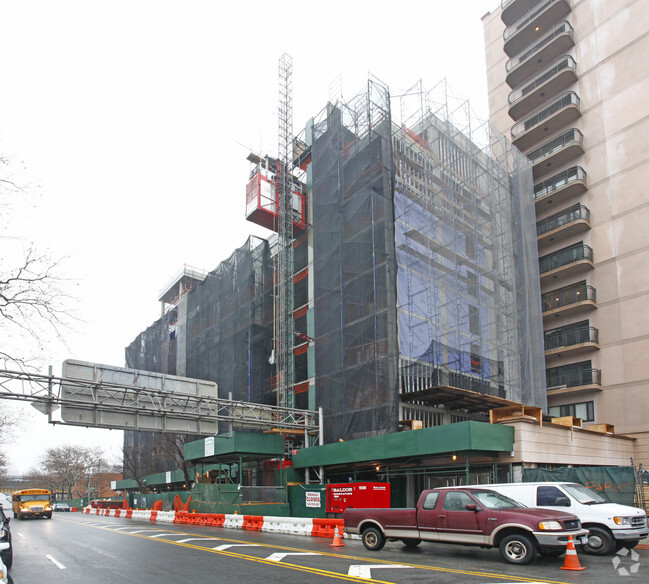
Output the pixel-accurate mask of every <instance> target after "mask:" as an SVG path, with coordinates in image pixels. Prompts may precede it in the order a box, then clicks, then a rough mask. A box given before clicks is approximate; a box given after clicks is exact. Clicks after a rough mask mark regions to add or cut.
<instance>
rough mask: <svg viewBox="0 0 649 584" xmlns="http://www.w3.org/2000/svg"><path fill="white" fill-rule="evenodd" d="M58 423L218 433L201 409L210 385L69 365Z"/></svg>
mask: <svg viewBox="0 0 649 584" xmlns="http://www.w3.org/2000/svg"><path fill="white" fill-rule="evenodd" d="M62 377H63V381H62V382H61V398H62V402H63V405H62V408H61V417H62V419H63V421H64V422H65V423H66V424H72V425H77V426H91V427H98V428H116V429H124V430H149V431H156V432H174V433H187V434H207V435H214V434H217V433H218V423H217V421H216V420H214V419H213V418H212V419H206V418H210V417H212V416H210V412H206V411H205V404H206V402H209V401H211V400H216V399H217V398H218V387H217V385H216V383H214V382H212V381H205V380H201V379H190V378H186V377H177V376H174V375H163V374H161V373H152V372H150V371H141V370H137V369H126V368H123V367H115V366H113V365H102V364H99V363H87V362H84V361H76V360H71V359H68V360H66V361H64V362H63V373H62Z"/></svg>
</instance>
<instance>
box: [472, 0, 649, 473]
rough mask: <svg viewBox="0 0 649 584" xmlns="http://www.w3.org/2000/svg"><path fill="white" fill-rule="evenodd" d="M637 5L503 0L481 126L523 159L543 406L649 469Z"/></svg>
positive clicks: (648, 56)
mask: <svg viewBox="0 0 649 584" xmlns="http://www.w3.org/2000/svg"><path fill="white" fill-rule="evenodd" d="M648 8H649V6H648V5H647V2H646V0H502V3H501V6H499V7H497V8H496V9H494V10H493V11H492V12H491V13H488V14H486V15H485V16H484V17H483V24H484V34H485V53H486V65H487V83H488V90H489V109H490V118H491V122H492V124H493V125H494V126H495V127H496V128H497V129H498V130H499V131H500V132H502V133H503V134H504V135H505V136H507V137H509V138H510V139H511V140H512V142H513V143H514V145H516V146H517V147H518V148H519V149H520V150H521V151H522V152H524V153H525V154H526V155H527V156H528V157H529V158H530V159H531V160H532V163H533V174H534V185H535V186H534V199H535V206H536V217H537V236H538V239H537V240H538V253H539V266H540V279H541V295H542V306H543V308H542V310H543V325H544V341H545V361H546V380H547V388H548V412H547V413H549V414H550V415H553V416H568V415H572V416H575V417H579V418H581V419H582V420H583V425H584V427H585V428H587V427H588V425H589V424H591V423H592V424H595V423H600V424H601V423H608V424H611V425H612V426H613V427H614V431H615V434H624V435H627V436H630V437H633V438H635V439H636V440H635V441H634V444H635V447H634V459H635V462H636V463H639V462H642V463H643V464H644V465H645V467H647V466H649V10H648Z"/></svg>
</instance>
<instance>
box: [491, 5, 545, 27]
mask: <svg viewBox="0 0 649 584" xmlns="http://www.w3.org/2000/svg"><path fill="white" fill-rule="evenodd" d="M538 1H539V0H502V1H501V3H500V8H501V12H500V18H501V20H502V21H503V22H504V23H505V26H509V25H510V24H512V23H513V22H516V21H517V20H518V19H519V18H521V17H522V16H523V14H525V13H526V12H527V11H528V10H530V8H532V7H533V6H534V5H535V4H536V3H537V2H538Z"/></svg>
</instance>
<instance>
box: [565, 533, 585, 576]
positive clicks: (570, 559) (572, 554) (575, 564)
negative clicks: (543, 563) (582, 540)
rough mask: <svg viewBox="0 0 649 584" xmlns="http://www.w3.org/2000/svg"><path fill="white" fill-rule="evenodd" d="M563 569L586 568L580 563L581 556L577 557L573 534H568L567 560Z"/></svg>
mask: <svg viewBox="0 0 649 584" xmlns="http://www.w3.org/2000/svg"><path fill="white" fill-rule="evenodd" d="M561 569H562V570H585V569H586V568H584V567H583V566H582V565H581V564H580V563H579V558H578V557H577V550H576V549H575V544H574V542H573V541H572V535H569V536H568V545H567V547H566V561H565V562H564V563H563V566H561Z"/></svg>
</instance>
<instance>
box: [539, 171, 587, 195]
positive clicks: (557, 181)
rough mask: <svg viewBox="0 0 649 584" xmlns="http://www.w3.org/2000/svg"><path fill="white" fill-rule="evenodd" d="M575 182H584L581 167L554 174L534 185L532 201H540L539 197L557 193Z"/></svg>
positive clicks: (584, 175) (584, 177) (584, 176)
mask: <svg viewBox="0 0 649 584" xmlns="http://www.w3.org/2000/svg"><path fill="white" fill-rule="evenodd" d="M575 181H581V182H584V183H585V182H586V171H585V170H584V169H583V168H582V167H581V166H573V167H572V168H568V169H567V170H564V171H563V172H560V173H559V174H555V175H554V176H552V177H550V178H549V179H547V180H544V181H543V182H540V183H539V184H537V185H534V199H540V198H541V197H544V196H545V195H548V194H550V193H553V192H555V191H558V190H559V189H561V188H563V187H565V186H566V185H568V184H570V183H573V182H575Z"/></svg>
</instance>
